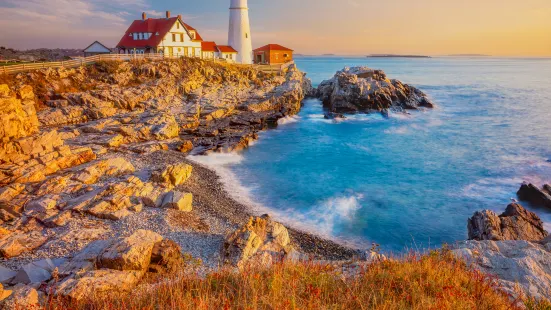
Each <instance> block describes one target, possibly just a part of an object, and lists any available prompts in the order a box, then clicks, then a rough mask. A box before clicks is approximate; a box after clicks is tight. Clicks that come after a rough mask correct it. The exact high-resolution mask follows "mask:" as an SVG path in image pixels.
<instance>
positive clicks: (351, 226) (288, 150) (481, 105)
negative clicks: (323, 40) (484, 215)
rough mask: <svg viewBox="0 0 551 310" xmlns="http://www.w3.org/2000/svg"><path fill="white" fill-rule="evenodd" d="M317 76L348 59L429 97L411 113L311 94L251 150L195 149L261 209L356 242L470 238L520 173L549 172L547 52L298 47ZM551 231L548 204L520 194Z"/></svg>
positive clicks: (550, 77) (402, 247)
mask: <svg viewBox="0 0 551 310" xmlns="http://www.w3.org/2000/svg"><path fill="white" fill-rule="evenodd" d="M296 63H297V66H298V67H299V69H301V70H302V71H304V72H306V73H307V76H308V77H309V78H311V79H312V82H313V84H314V86H317V84H319V83H320V82H321V81H323V80H325V79H329V78H331V77H332V76H333V75H334V74H335V72H336V71H338V70H341V69H342V68H343V67H345V66H358V65H364V66H369V67H371V68H375V69H382V70H384V71H385V72H386V73H387V75H388V76H389V78H394V79H399V80H401V81H402V82H404V83H407V84H411V85H413V86H416V87H418V88H419V89H421V90H422V91H424V92H425V93H427V94H428V95H429V97H430V98H431V99H432V100H433V101H434V103H436V105H437V107H436V108H435V109H433V110H424V111H413V112H411V113H410V114H397V113H394V114H391V115H390V117H389V118H388V119H386V118H383V117H382V116H381V115H380V114H378V113H374V114H358V115H353V116H349V117H348V118H347V119H346V120H341V121H334V120H325V119H324V118H323V113H324V112H323V107H322V105H321V102H319V101H318V100H316V99H308V100H305V102H304V107H303V109H302V111H301V112H300V113H299V114H298V115H296V116H294V117H288V118H285V119H282V120H280V121H279V126H278V128H277V129H274V130H269V131H265V132H263V133H261V134H260V139H259V140H258V141H257V142H255V144H254V145H252V146H251V147H250V148H249V149H247V150H245V151H243V152H241V153H238V154H215V155H209V156H207V157H204V158H200V159H196V160H198V161H200V162H202V163H204V164H207V165H209V166H210V167H212V168H214V169H216V170H217V171H218V172H219V173H220V175H221V176H222V179H223V180H224V182H225V184H226V186H227V189H228V191H229V192H230V194H232V195H234V196H235V197H236V198H238V199H239V200H241V201H244V202H246V203H248V204H249V205H251V207H252V208H254V209H255V210H256V211H257V212H259V213H270V214H271V215H272V216H273V217H275V218H276V219H279V220H281V221H282V222H284V223H286V224H289V225H292V226H295V227H297V228H300V229H304V230H307V231H310V232H314V233H316V234H319V235H322V236H325V237H328V238H332V239H334V240H337V241H341V242H344V243H348V244H350V245H353V246H357V247H359V248H362V249H367V248H370V247H371V245H372V243H376V244H379V245H380V246H381V248H382V249H383V250H384V251H391V252H397V253H400V252H403V251H407V250H412V249H413V250H426V249H430V248H436V247H440V246H441V245H442V244H445V243H448V244H453V243H454V242H456V241H459V240H465V239H466V238H467V219H468V218H469V217H470V216H472V214H473V213H474V212H475V211H477V210H483V209H490V210H494V211H496V212H498V213H501V212H503V211H504V210H505V208H506V206H507V205H508V204H509V203H510V202H511V199H512V198H516V191H517V190H518V188H519V187H520V185H521V184H522V182H524V181H528V182H533V183H535V184H537V185H538V186H541V185H543V183H544V182H551V59H516V58H515V59H513V58H510V59H506V58H485V57H481V58H453V57H440V58H430V59H406V58H359V57H357V58H340V57H302V58H298V59H296ZM523 205H525V207H527V208H528V209H529V210H531V211H535V212H536V213H537V214H538V215H539V216H540V217H541V218H542V219H543V220H544V222H545V223H546V227H547V228H548V229H550V230H551V210H550V209H544V208H540V207H534V206H531V205H529V204H527V203H523Z"/></svg>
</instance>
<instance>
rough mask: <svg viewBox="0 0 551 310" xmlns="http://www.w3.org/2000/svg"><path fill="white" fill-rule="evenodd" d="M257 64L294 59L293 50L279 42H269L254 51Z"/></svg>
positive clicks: (271, 63) (276, 62) (285, 61)
mask: <svg viewBox="0 0 551 310" xmlns="http://www.w3.org/2000/svg"><path fill="white" fill-rule="evenodd" d="M253 54H254V63H255V64H270V65H273V64H284V63H287V62H291V61H293V50H292V49H290V48H287V47H284V46H281V45H279V44H268V45H265V46H262V47H259V48H257V49H255V50H254V51H253Z"/></svg>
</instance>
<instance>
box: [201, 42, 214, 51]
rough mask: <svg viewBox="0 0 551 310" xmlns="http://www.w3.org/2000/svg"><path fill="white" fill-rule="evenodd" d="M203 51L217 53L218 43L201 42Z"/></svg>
mask: <svg viewBox="0 0 551 310" xmlns="http://www.w3.org/2000/svg"><path fill="white" fill-rule="evenodd" d="M201 50H202V51H203V52H216V43H214V42H205V41H203V42H201Z"/></svg>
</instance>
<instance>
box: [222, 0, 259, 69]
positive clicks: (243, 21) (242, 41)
mask: <svg viewBox="0 0 551 310" xmlns="http://www.w3.org/2000/svg"><path fill="white" fill-rule="evenodd" d="M230 1H231V5H230V29H229V32H228V45H229V46H231V47H233V48H234V49H235V50H237V51H238V52H239V54H237V60H236V61H237V62H238V63H242V64H252V63H253V43H252V40H251V26H250V24H249V7H248V6H247V0H230Z"/></svg>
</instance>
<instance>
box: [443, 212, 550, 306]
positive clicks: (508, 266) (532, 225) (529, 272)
mask: <svg viewBox="0 0 551 310" xmlns="http://www.w3.org/2000/svg"><path fill="white" fill-rule="evenodd" d="M468 228H469V239H474V240H469V241H464V242H459V243H457V244H456V245H454V246H453V247H452V250H453V252H454V253H455V255H456V256H458V257H460V258H462V259H465V260H466V262H467V263H468V264H471V265H472V266H474V267H476V268H478V269H480V270H481V271H483V272H485V273H487V274H490V275H494V276H496V277H497V279H498V282H499V284H500V285H501V286H502V287H503V289H505V290H506V291H507V292H508V293H510V294H511V295H512V296H518V295H519V294H529V295H531V296H533V297H536V298H547V299H551V238H550V237H549V235H548V232H547V231H545V229H544V228H543V223H542V221H541V219H540V218H539V217H538V216H537V215H536V214H534V213H533V212H530V211H527V210H525V209H524V208H523V207H522V206H521V205H519V204H516V203H514V204H510V205H509V206H508V207H507V210H506V211H505V212H504V213H503V214H502V215H499V216H498V215H497V214H495V213H494V212H492V211H487V210H486V211H481V212H476V213H475V214H474V216H473V217H472V218H470V219H469V220H468ZM517 288H520V289H521V290H522V291H518V289H517Z"/></svg>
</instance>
